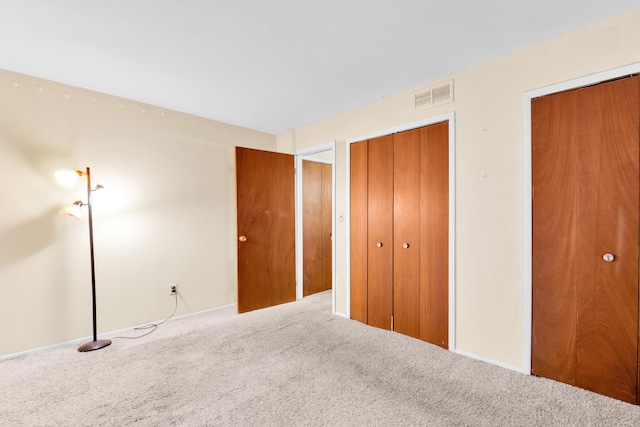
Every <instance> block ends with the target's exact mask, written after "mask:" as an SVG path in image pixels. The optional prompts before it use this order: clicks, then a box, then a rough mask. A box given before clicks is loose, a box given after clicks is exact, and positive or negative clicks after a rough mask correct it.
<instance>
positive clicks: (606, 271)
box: [577, 77, 640, 403]
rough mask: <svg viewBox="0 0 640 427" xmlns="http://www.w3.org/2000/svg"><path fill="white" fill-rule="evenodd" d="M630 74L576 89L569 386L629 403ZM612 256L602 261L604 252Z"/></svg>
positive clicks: (633, 344) (633, 165)
mask: <svg viewBox="0 0 640 427" xmlns="http://www.w3.org/2000/svg"><path fill="white" fill-rule="evenodd" d="M638 120H639V109H638V77H633V78H627V79H621V80H616V81H613V82H609V83H603V84H599V85H596V86H591V87H588V88H584V89H580V90H578V123H579V125H578V140H579V147H578V150H579V153H578V157H579V162H580V163H579V171H580V172H579V174H580V175H579V182H580V184H579V195H580V196H579V213H580V215H579V219H578V223H579V229H578V233H579V245H578V252H579V260H578V272H579V273H578V283H579V286H578V292H577V301H578V302H577V308H578V316H577V318H578V329H577V343H578V355H577V366H578V370H577V385H578V386H580V387H583V388H586V389H589V390H592V391H595V392H597V393H601V394H605V395H607V396H611V397H614V398H616V399H621V400H624V401H627V402H632V403H636V399H637V373H638V219H639V218H638V211H639V209H640V206H639V203H638V191H639V183H638V179H639V174H638V153H639V151H638V144H639V140H638V138H639V134H640V129H639V127H638V125H639V122H638ZM608 253H610V254H612V255H613V257H614V259H613V261H611V262H606V261H605V260H604V259H603V256H604V255H605V254H608Z"/></svg>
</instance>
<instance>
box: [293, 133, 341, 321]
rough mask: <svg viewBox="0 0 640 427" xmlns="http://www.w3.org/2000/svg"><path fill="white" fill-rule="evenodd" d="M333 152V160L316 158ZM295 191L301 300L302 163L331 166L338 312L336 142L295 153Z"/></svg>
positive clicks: (333, 289) (333, 267)
mask: <svg viewBox="0 0 640 427" xmlns="http://www.w3.org/2000/svg"><path fill="white" fill-rule="evenodd" d="M325 151H331V158H330V159H324V158H321V157H316V155H317V154H318V153H321V152H325ZM294 155H295V191H296V201H295V203H296V299H297V300H301V299H302V298H303V296H302V291H303V289H302V285H303V281H304V277H303V273H304V271H303V269H302V267H303V265H302V259H303V258H302V250H303V247H302V246H303V233H302V216H303V208H302V161H303V160H310V161H313V162H319V163H325V164H331V166H332V167H331V312H332V313H334V314H335V312H336V142H335V141H330V142H327V143H324V144H319V145H314V146H312V147H308V148H301V149H299V150H296V151H295V153H294Z"/></svg>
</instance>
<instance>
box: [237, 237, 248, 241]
mask: <svg viewBox="0 0 640 427" xmlns="http://www.w3.org/2000/svg"><path fill="white" fill-rule="evenodd" d="M238 240H240V241H241V242H246V241H247V236H240V237H238Z"/></svg>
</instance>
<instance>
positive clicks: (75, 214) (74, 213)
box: [60, 202, 82, 219]
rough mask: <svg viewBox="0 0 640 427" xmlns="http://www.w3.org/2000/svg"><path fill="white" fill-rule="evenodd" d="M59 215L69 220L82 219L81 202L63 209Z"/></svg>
mask: <svg viewBox="0 0 640 427" xmlns="http://www.w3.org/2000/svg"><path fill="white" fill-rule="evenodd" d="M60 215H64V216H67V217H69V218H74V219H80V218H82V202H75V203H74V204H73V205H71V206H69V207H68V208H64V209H62V210H61V211H60Z"/></svg>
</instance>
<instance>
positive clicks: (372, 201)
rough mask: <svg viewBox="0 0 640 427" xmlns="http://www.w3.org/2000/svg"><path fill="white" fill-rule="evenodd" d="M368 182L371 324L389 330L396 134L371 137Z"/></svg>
mask: <svg viewBox="0 0 640 427" xmlns="http://www.w3.org/2000/svg"><path fill="white" fill-rule="evenodd" d="M368 185H369V194H368V199H369V200H368V223H367V227H368V263H367V277H368V291H367V297H368V298H367V307H368V314H367V317H368V324H369V325H371V326H376V327H379V328H383V329H387V330H390V329H391V317H392V315H393V135H390V136H383V137H380V138H376V139H371V140H369V168H368ZM378 243H380V244H381V246H380V247H378Z"/></svg>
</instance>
